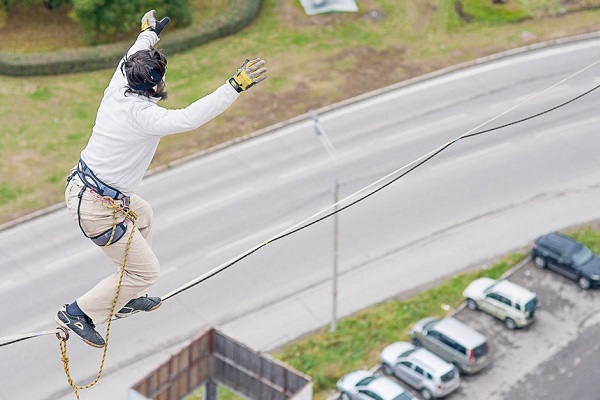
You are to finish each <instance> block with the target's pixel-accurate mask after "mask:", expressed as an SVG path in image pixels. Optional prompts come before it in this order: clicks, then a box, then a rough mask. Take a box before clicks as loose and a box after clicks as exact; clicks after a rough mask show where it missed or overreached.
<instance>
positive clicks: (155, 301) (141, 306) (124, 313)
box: [115, 295, 162, 318]
mask: <svg viewBox="0 0 600 400" xmlns="http://www.w3.org/2000/svg"><path fill="white" fill-rule="evenodd" d="M161 304H162V300H161V298H160V297H148V295H145V296H143V297H138V298H137V299H131V300H129V302H128V303H127V304H125V306H124V307H123V308H121V309H120V310H119V312H118V313H116V314H115V317H117V318H125V317H129V316H130V315H133V314H135V313H137V312H140V311H146V312H148V311H153V310H156V309H157V308H158V307H160V305H161Z"/></svg>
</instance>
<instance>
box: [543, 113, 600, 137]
mask: <svg viewBox="0 0 600 400" xmlns="http://www.w3.org/2000/svg"><path fill="white" fill-rule="evenodd" d="M598 119H599V118H598V117H590V118H586V119H582V120H581V121H575V122H571V123H570V124H567V125H561V126H559V127H557V128H550V129H545V130H543V131H538V132H536V133H535V135H534V137H536V138H541V137H544V136H549V135H552V134H556V133H568V134H571V133H572V132H570V130H571V129H573V128H577V127H580V126H583V125H588V124H592V123H594V122H596V121H598Z"/></svg>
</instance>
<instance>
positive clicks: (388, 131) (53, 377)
mask: <svg viewBox="0 0 600 400" xmlns="http://www.w3.org/2000/svg"><path fill="white" fill-rule="evenodd" d="M599 46H600V42H599V41H586V42H581V43H578V44H574V45H571V46H559V47H554V48H551V49H547V50H540V51H535V52H532V53H527V54H524V55H518V56H513V57H508V58H503V59H501V60H499V61H495V62H487V63H481V64H478V65H474V66H473V67H471V68H468V69H464V70H461V71H456V72H453V73H448V74H440V75H439V76H437V77H430V78H431V79H427V80H424V81H422V82H417V81H415V82H408V83H403V84H402V85H398V87H394V88H390V89H389V90H386V91H382V92H381V93H375V94H371V95H369V96H365V98H364V99H357V101H355V102H351V103H349V104H348V105H346V106H344V107H334V108H332V109H331V110H321V112H320V114H321V122H322V124H323V127H324V128H325V129H326V131H327V133H328V134H329V136H330V137H331V139H332V141H333V143H334V145H335V148H336V150H337V153H338V160H339V169H338V171H339V174H338V179H339V181H340V183H341V187H340V192H341V197H342V198H344V197H345V196H349V195H351V194H352V193H355V192H356V191H357V190H359V189H361V188H364V187H365V186H367V185H369V184H371V183H372V182H375V181H377V180H378V179H380V178H381V177H383V176H386V175H387V174H390V173H392V172H394V171H396V170H398V169H399V168H400V167H402V166H404V165H406V164H407V163H409V162H410V161H412V160H415V159H417V158H418V157H420V156H422V155H423V154H426V153H427V152H429V151H431V150H432V149H435V148H437V147H438V146H441V145H442V144H444V143H446V142H448V141H449V140H452V139H454V138H456V137H458V136H459V135H461V134H464V133H467V132H470V131H472V130H473V128H476V127H477V128H479V127H481V128H489V127H492V126H497V125H499V124H502V123H506V122H509V121H513V120H516V119H519V118H523V117H525V116H528V115H532V114H534V113H538V112H541V111H543V110H545V109H548V108H550V107H553V106H555V105H557V104H560V103H562V102H564V101H567V100H569V99H571V98H573V97H574V96H576V95H579V94H581V93H582V92H584V91H586V90H588V89H590V88H592V87H593V86H595V85H597V84H598V83H599V82H600V71H598V68H590V69H587V70H584V71H581V70H582V69H583V68H584V67H586V66H589V65H590V64H592V63H593V62H596V61H597V59H596V54H597V49H598V47H599ZM577 71H581V73H579V74H577V75H576V76H571V75H572V74H574V73H575V72H577ZM565 78H569V79H568V80H566V81H562V80H564V79H565ZM536 93H537V94H538V95H537V96H535V97H532V95H533V94H536ZM597 104H598V94H596V93H592V94H590V95H589V96H586V97H584V98H583V99H581V100H578V101H577V102H576V103H573V104H571V105H569V106H567V107H564V108H561V109H559V110H556V111H553V112H552V113H549V114H546V115H544V116H543V117H540V118H537V119H534V120H531V121H528V122H525V123H521V124H517V125H514V126H511V127H509V128H505V129H502V130H499V131H496V132H495V133H490V134H487V135H482V136H478V137H476V138H472V139H468V140H464V141H460V142H458V143H456V144H455V145H453V146H451V148H449V149H448V151H446V152H444V153H442V154H441V155H440V156H439V157H436V158H435V159H433V160H432V161H430V162H428V163H426V164H425V165H423V166H422V167H420V168H419V169H417V170H416V171H415V172H413V173H411V174H410V175H408V176H407V177H405V178H402V179H401V180H400V181H399V182H396V183H395V184H393V185H391V186H389V187H387V188H386V189H385V190H383V191H382V192H380V193H378V194H376V195H374V196H371V197H369V198H368V199H366V200H365V201H363V202H361V203H359V204H357V205H354V206H352V207H350V208H349V209H347V210H345V211H344V212H343V213H342V214H341V215H340V237H339V240H340V296H339V313H340V315H347V314H349V313H352V312H354V311H356V310H358V309H361V308H364V307H366V306H368V305H369V304H372V303H374V302H376V301H380V300H383V299H385V298H388V297H391V296H394V295H397V294H398V293H402V292H404V291H410V290H414V289H415V287H418V286H420V285H427V284H431V283H432V282H434V281H436V280H438V279H441V278H443V277H445V276H448V275H450V274H452V273H455V272H457V271H461V270H464V269H466V268H470V267H473V266H475V265H477V264H478V263H480V262H482V261H484V260H489V259H492V258H494V257H496V256H499V255H501V254H503V253H505V252H507V251H510V250H512V249H515V248H519V247H522V246H523V245H524V244H526V243H527V241H529V240H532V239H533V238H534V237H535V236H537V235H538V234H540V233H544V232H546V231H547V230H551V229H560V228H562V227H564V226H567V225H570V224H574V223H579V222H583V221H586V220H590V219H595V218H598V217H600V210H597V207H594V205H595V204H598V201H599V200H600V195H599V193H598V192H597V185H598V182H600V168H598V164H599V162H598V157H597V155H596V150H595V149H597V148H598V144H599V143H598V142H599V141H600V138H598V135H597V133H596V132H597V129H596V126H597V122H598V120H599V119H600V117H598V115H597ZM507 111H508V112H507ZM486 122H489V123H487V124H485V125H483V126H481V125H482V124H484V123H486ZM334 171H335V168H334V167H333V165H332V162H331V160H330V159H329V158H328V156H327V154H326V152H325V150H324V149H323V147H322V146H321V144H320V143H319V141H318V139H317V138H316V137H315V135H314V130H313V126H312V124H311V123H310V122H309V121H308V119H307V120H304V121H300V122H297V123H294V124H291V125H288V126H285V127H283V128H281V129H277V130H274V131H273V132H271V133H269V134H266V135H263V136H260V137H258V138H255V139H253V140H248V141H246V142H244V143H241V144H239V145H236V146H233V147H229V148H226V149H223V150H220V151H218V152H215V153H212V154H210V155H207V156H205V157H202V158H199V159H196V160H193V161H190V162H187V163H185V164H183V165H180V166H178V167H176V168H172V169H171V170H168V171H165V172H163V173H160V174H156V175H153V176H150V177H148V178H147V179H146V180H145V182H144V184H143V185H142V188H141V190H140V195H142V196H143V197H145V198H146V199H147V200H148V201H149V202H150V203H151V204H152V205H153V207H154V211H155V216H156V233H155V246H154V247H155V249H156V252H157V255H158V257H159V259H160V260H161V261H162V268H163V269H162V275H161V279H160V281H159V282H158V283H157V284H156V285H155V287H154V288H153V291H152V292H151V293H152V294H164V293H167V292H169V291H171V290H172V289H174V288H176V287H179V286H180V285H182V284H184V283H185V282H188V281H189V280H191V279H193V278H195V277H197V276H198V275H200V274H202V273H204V272H206V271H208V270H210V269H212V268H214V267H215V266H217V265H219V264H221V263H223V262H225V261H227V260H229V259H231V258H233V257H235V256H237V255H238V254H240V253H242V252H244V251H246V250H247V249H249V248H251V247H253V246H255V245H257V244H259V243H262V242H263V241H264V240H266V239H268V238H270V237H272V236H273V235H275V234H277V233H278V232H282V231H283V230H285V229H287V228H289V227H290V226H293V225H294V224H297V223H299V222H301V221H303V220H305V219H306V218H307V217H309V216H311V215H313V214H315V213H316V212H318V211H319V210H322V209H324V208H326V207H328V206H329V205H330V204H331V199H332V193H331V189H332V186H333V180H334V175H335V174H334ZM65 172H66V171H65ZM393 176H395V175H393ZM393 176H392V177H393ZM387 181H388V180H383V181H382V182H381V183H380V184H383V183H386V182H387ZM352 199H354V197H353V198H352ZM352 199H350V200H352ZM345 204H347V202H344V203H342V206H343V205H345ZM332 232H333V226H332V223H331V220H327V221H324V222H321V223H319V224H316V225H314V226H311V227H310V228H307V229H304V230H302V231H301V232H299V233H296V234H294V235H292V236H290V237H288V238H285V239H282V240H280V241H277V242H275V243H272V244H269V245H268V246H266V247H265V248H264V249H262V250H261V251H259V252H257V253H255V254H253V255H252V256H251V257H248V258H247V259H244V260H243V261H242V262H240V263H238V264H236V265H234V266H233V267H232V268H230V269H228V270H226V271H225V272H223V273H221V274H219V275H217V276H216V277H214V278H212V279H210V280H209V281H207V282H205V283H203V284H202V285H199V286H197V287H195V288H193V289H190V290H188V291H186V292H184V293H182V294H180V295H177V296H176V297H174V298H172V299H170V300H169V301H168V302H166V303H165V304H164V305H163V307H161V309H160V310H157V311H156V312H154V313H152V314H149V315H141V316H136V317H135V318H131V319H128V320H124V321H120V322H119V323H116V324H114V325H113V326H114V330H113V332H111V341H110V350H109V358H108V361H107V366H106V377H104V378H103V381H102V382H101V383H100V384H99V385H98V386H97V387H96V388H94V389H91V390H90V391H89V392H87V396H89V397H88V398H108V396H110V397H111V398H118V397H119V396H123V397H124V396H125V395H124V393H125V391H126V388H127V387H129V386H131V385H132V384H133V383H134V382H135V380H137V379H139V377H140V376H143V374H144V373H145V372H146V371H148V370H149V369H151V368H152V367H154V366H156V365H157V363H158V362H159V361H160V360H162V359H164V358H165V357H166V356H168V354H169V351H171V350H172V349H173V348H176V347H177V346H179V345H181V343H182V342H185V341H186V340H188V339H189V338H190V337H192V336H193V335H195V334H196V333H198V332H199V331H200V330H202V329H204V328H206V327H207V326H212V325H218V326H220V327H223V329H225V330H226V331H227V332H228V333H230V334H231V335H232V336H234V337H236V338H238V339H239V340H242V341H243V342H246V343H248V344H249V345H251V346H253V347H255V348H257V349H260V350H268V349H271V348H273V347H275V346H277V345H280V344H281V343H284V342H285V341H287V340H290V339H293V338H295V337H298V336H300V335H302V334H304V333H306V332H309V331H310V330H312V329H315V328H317V327H319V326H323V325H325V324H327V322H328V318H329V317H330V311H329V310H330V307H331V295H330V292H331V289H330V286H329V283H330V279H331V260H332ZM0 265H1V266H2V278H3V279H2V282H1V283H0V301H2V303H3V304H4V307H2V309H1V310H0V318H2V320H3V321H6V322H5V323H4V324H2V325H1V326H0V336H7V335H12V334H16V333H22V332H31V331H35V330H40V329H50V328H52V327H53V326H54V324H53V323H52V320H53V316H54V314H55V313H56V310H57V309H58V308H59V307H60V305H61V304H63V303H66V302H70V301H72V300H73V299H74V298H75V297H76V296H78V295H79V294H80V293H81V292H83V291H85V290H87V288H89V287H90V286H91V285H93V284H94V283H95V282H97V281H98V280H100V279H101V278H102V277H103V276H105V275H106V274H108V273H110V272H111V270H112V267H111V266H110V264H109V263H108V262H107V261H106V260H105V259H104V256H103V255H102V254H101V252H100V250H99V249H97V248H95V247H94V246H92V245H90V243H89V242H88V241H87V240H86V239H85V238H83V237H82V236H81V235H80V233H79V232H78V229H77V226H76V224H75V223H74V222H73V221H72V220H71V219H70V217H69V216H68V215H67V213H66V211H64V210H59V211H57V212H53V213H51V214H49V215H47V216H44V217H42V218H38V219H36V220H33V221H30V222H27V223H23V224H19V225H18V226H15V227H14V228H10V229H6V230H4V231H2V232H0ZM8 321H10V322H8ZM100 332H103V328H102V327H100ZM69 343H70V344H69V346H70V357H71V363H72V365H71V368H72V371H74V376H75V378H76V380H77V381H87V380H90V379H91V378H93V377H94V376H95V373H96V370H97V365H98V363H99V356H100V355H99V352H98V351H96V350H93V349H90V348H89V347H87V346H85V345H84V344H82V343H80V342H78V341H70V342H69ZM0 376H1V378H0V399H15V398H26V399H33V400H35V399H56V398H59V397H60V396H65V398H69V397H70V389H69V388H68V386H67V384H66V379H65V378H64V376H63V371H62V366H61V364H60V361H59V353H58V344H57V342H56V339H55V338H53V337H50V336H47V337H43V338H36V339H31V340H28V341H25V342H21V343H19V344H15V345H11V346H8V347H3V348H1V349H0ZM107 393H108V394H109V395H107Z"/></svg>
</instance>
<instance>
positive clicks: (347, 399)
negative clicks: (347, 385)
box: [341, 392, 352, 400]
mask: <svg viewBox="0 0 600 400" xmlns="http://www.w3.org/2000/svg"><path fill="white" fill-rule="evenodd" d="M341 399H342V400H352V398H351V397H350V395H349V394H348V393H344V392H342V396H341Z"/></svg>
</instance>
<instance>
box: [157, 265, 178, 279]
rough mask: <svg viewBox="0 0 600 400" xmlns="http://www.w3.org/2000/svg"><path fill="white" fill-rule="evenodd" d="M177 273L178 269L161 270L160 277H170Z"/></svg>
mask: <svg viewBox="0 0 600 400" xmlns="http://www.w3.org/2000/svg"><path fill="white" fill-rule="evenodd" d="M175 271H177V267H169V268H161V269H160V277H161V278H162V277H163V276H165V275H169V274H171V273H173V272H175Z"/></svg>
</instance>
